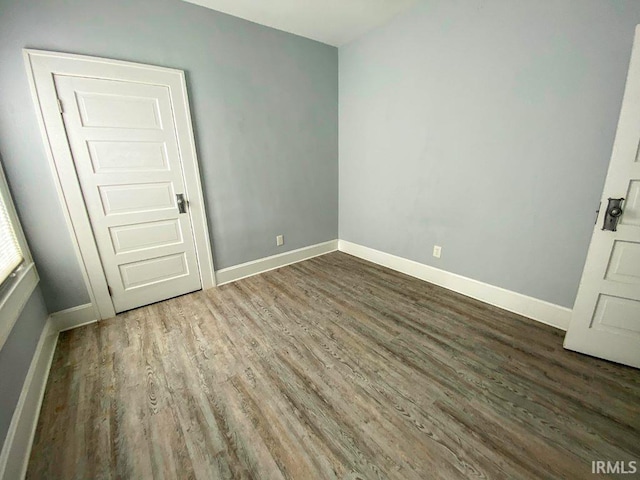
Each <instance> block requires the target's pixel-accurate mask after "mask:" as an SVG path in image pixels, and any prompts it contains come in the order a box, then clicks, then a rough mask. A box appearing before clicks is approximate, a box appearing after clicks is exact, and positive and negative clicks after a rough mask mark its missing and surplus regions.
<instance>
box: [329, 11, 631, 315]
mask: <svg viewBox="0 0 640 480" xmlns="http://www.w3.org/2000/svg"><path fill="white" fill-rule="evenodd" d="M637 23H640V2H638V1H637V0H633V1H631V0H629V1H624V0H572V1H569V0H553V1H542V2H541V1H532V0H509V1H507V0H430V1H423V2H421V3H420V4H418V6H416V7H415V8H414V9H412V10H411V11H409V12H407V13H406V14H403V15H402V16H400V17H398V18H397V19H396V20H395V21H393V22H392V23H390V24H388V25H386V26H384V27H382V28H379V29H377V30H375V31H374V32H372V33H370V34H368V35H366V36H365V37H363V38H361V39H359V40H357V41H356V42H354V43H352V44H350V45H348V46H346V47H344V48H341V49H340V238H341V239H344V240H349V241H352V242H356V243H359V244H362V245H366V246H369V247H372V248H375V249H379V250H382V251H385V252H388V253H392V254H395V255H399V256H402V257H406V258H409V259H411V260H415V261H418V262H421V263H426V264H429V265H433V266H436V267H438V268H442V269H444V270H447V271H450V272H454V273H457V274H461V275H464V276H467V277H471V278H474V279H477V280H480V281H482V282H486V283H489V284H492V285H496V286H499V287H503V288H506V289H509V290H513V291H516V292H520V293H523V294H526V295H530V296H532V297H536V298H540V299H543V300H546V301H549V302H552V303H556V304H559V305H564V306H567V307H572V306H573V302H574V300H575V295H576V292H577V288H578V284H579V280H580V276H581V274H582V268H583V266H584V260H585V257H586V251H587V247H588V243H589V240H590V237H591V230H592V228H593V222H594V219H595V210H596V208H597V206H598V201H599V198H600V195H601V193H602V187H603V184H604V178H605V174H606V168H607V165H608V162H609V157H610V154H611V147H612V144H613V138H614V133H615V128H616V124H617V117H618V114H619V110H620V105H621V100H622V94H623V88H624V82H625V77H626V72H627V67H628V63H629V56H630V52H631V44H632V40H633V33H634V26H635V25H636V24H637ZM622 194H624V192H621V195H622ZM434 244H437V245H441V246H442V247H443V250H442V258H441V259H440V260H438V259H435V258H434V257H433V256H432V248H433V245H434Z"/></svg>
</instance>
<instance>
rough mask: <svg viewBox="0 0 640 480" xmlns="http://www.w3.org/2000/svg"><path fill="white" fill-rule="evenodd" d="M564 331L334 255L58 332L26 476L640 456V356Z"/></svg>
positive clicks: (424, 471)
mask: <svg viewBox="0 0 640 480" xmlns="http://www.w3.org/2000/svg"><path fill="white" fill-rule="evenodd" d="M562 338H563V332H560V331H558V330H555V329H553V328H551V327H547V326H545V325H541V324H539V323H536V322H533V321H531V320H528V319H525V318H522V317H519V316H517V315H515V314H511V313H508V312H505V311H502V310H500V309H498V308H494V307H491V306H488V305H485V304H483V303H481V302H478V301H475V300H472V299H469V298H466V297H464V296H461V295H458V294H455V293H452V292H449V291H447V290H444V289H442V288H439V287H436V286H433V285H430V284H428V283H425V282H422V281H419V280H416V279H413V278H410V277H407V276H405V275H402V274H399V273H396V272H393V271H391V270H387V269H384V268H381V267H378V266H375V265H373V264H370V263H367V262H364V261H361V260H359V259H356V258H354V257H351V256H349V255H346V254H343V253H337V252H336V253H332V254H328V255H324V256H322V257H318V258H315V259H312V260H308V261H306V262H302V263H299V264H296V265H292V266H288V267H285V268H281V269H279V270H276V271H272V272H268V273H266V274H262V275H259V276H255V277H251V278H248V279H245V280H241V281H238V282H236V283H234V284H229V285H226V286H223V287H220V288H218V289H214V290H210V291H207V292H197V293H194V294H190V295H186V296H183V297H180V298H175V299H172V300H169V301H166V302H162V303H159V304H155V305H151V306H148V307H144V308H140V309H138V310H134V311H131V312H128V313H125V314H122V315H120V316H118V317H117V318H115V319H112V320H108V321H104V322H100V323H99V324H94V325H89V326H86V327H82V328H78V329H75V330H72V331H69V332H65V333H63V334H61V336H60V339H59V342H58V346H57V350H56V353H55V357H54V362H53V367H52V372H51V375H50V378H49V382H48V385H47V390H46V394H45V399H44V404H43V407H42V412H41V416H40V420H39V423H38V427H37V432H36V439H35V443H34V447H33V450H32V454H31V459H30V463H29V469H28V474H27V477H28V478H34V479H44V478H46V479H72V478H77V479H93V478H131V479H146V478H167V479H172V478H198V479H215V478H260V479H282V478H286V479H304V480H307V479H334V478H335V479H385V478H393V479H425V478H443V479H444V478H447V479H455V478H476V477H478V478H491V479H493V478H509V479H519V478H523V479H526V478H532V479H533V478H535V479H539V478H562V479H570V478H581V479H584V478H596V477H597V476H596V475H591V462H592V461H593V460H609V461H620V460H624V461H630V460H636V461H638V460H640V402H639V399H640V371H638V370H634V369H631V368H626V367H623V366H619V365H615V364H612V363H608V362H605V361H600V360H597V359H594V358H590V357H587V356H582V355H579V354H575V353H571V352H568V351H565V350H563V349H562ZM625 478H629V476H628V475H627V476H625Z"/></svg>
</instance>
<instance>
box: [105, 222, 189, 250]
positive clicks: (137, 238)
mask: <svg viewBox="0 0 640 480" xmlns="http://www.w3.org/2000/svg"><path fill="white" fill-rule="evenodd" d="M109 233H110V234H111V242H112V243H113V248H114V251H115V253H116V254H118V253H127V252H135V251H137V250H143V249H145V248H151V247H160V246H168V245H178V244H180V243H182V232H181V231H180V224H179V223H178V220H164V221H160V222H146V223H138V224H135V225H123V226H120V227H111V228H109Z"/></svg>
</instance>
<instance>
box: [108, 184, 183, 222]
mask: <svg viewBox="0 0 640 480" xmlns="http://www.w3.org/2000/svg"><path fill="white" fill-rule="evenodd" d="M98 191H99V192H100V199H101V202H102V210H103V211H104V214H105V215H106V216H110V215H120V214H123V213H124V214H126V213H147V212H153V211H157V210H170V209H172V208H174V205H175V198H176V197H175V193H174V191H173V184H172V183H171V182H166V183H160V182H158V183H137V184H135V183H134V184H130V185H106V186H98Z"/></svg>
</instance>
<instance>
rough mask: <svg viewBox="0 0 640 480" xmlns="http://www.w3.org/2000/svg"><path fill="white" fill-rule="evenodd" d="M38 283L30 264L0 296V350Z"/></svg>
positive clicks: (32, 265)
mask: <svg viewBox="0 0 640 480" xmlns="http://www.w3.org/2000/svg"><path fill="white" fill-rule="evenodd" d="M38 281H39V278H38V272H37V271H36V267H35V265H34V264H33V262H32V263H30V264H28V265H26V266H25V267H23V268H22V269H21V270H20V272H19V273H18V278H17V279H16V281H15V282H14V283H13V285H11V288H9V290H7V291H6V292H3V293H2V295H1V296H0V349H2V347H3V346H4V342H5V341H6V340H7V337H8V336H9V334H10V333H11V329H12V328H13V326H14V324H15V323H16V320H18V317H19V316H20V313H22V309H23V308H24V306H25V304H26V303H27V300H29V297H31V294H32V293H33V291H34V290H35V288H36V285H38Z"/></svg>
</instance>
